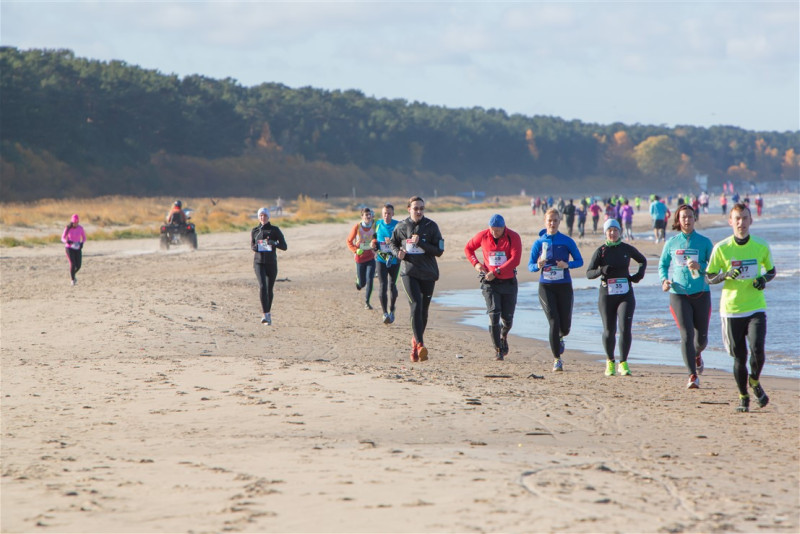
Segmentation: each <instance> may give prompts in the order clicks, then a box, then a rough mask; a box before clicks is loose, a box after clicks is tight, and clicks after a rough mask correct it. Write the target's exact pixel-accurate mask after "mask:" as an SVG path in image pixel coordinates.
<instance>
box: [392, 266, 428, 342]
mask: <svg viewBox="0 0 800 534" xmlns="http://www.w3.org/2000/svg"><path fill="white" fill-rule="evenodd" d="M400 279H401V280H402V281H403V289H405V291H406V295H407V296H408V305H409V306H410V307H411V331H412V332H413V333H414V339H415V340H416V341H417V343H423V335H424V334H425V327H426V326H428V308H430V306H431V299H432V298H433V288H434V286H435V285H436V281H435V280H420V279H419V278H414V277H413V276H401V277H400Z"/></svg>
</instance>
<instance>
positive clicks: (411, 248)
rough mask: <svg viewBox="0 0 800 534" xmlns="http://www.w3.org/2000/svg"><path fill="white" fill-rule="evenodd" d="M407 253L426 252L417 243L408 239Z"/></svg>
mask: <svg viewBox="0 0 800 534" xmlns="http://www.w3.org/2000/svg"><path fill="white" fill-rule="evenodd" d="M406 254H425V251H424V250H422V249H421V248H420V247H418V246H417V245H415V244H414V242H412V241H411V240H410V239H406Z"/></svg>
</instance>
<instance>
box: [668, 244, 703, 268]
mask: <svg viewBox="0 0 800 534" xmlns="http://www.w3.org/2000/svg"><path fill="white" fill-rule="evenodd" d="M673 256H674V258H675V265H677V266H679V267H686V266H687V265H688V264H689V262H690V261H696V262H697V263H700V251H699V250H697V249H693V248H687V249H678V250H676V251H675V252H673Z"/></svg>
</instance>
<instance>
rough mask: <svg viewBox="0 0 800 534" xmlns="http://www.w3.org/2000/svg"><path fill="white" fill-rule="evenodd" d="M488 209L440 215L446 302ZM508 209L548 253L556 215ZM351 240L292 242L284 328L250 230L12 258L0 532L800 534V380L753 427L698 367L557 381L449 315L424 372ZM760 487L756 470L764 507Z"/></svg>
mask: <svg viewBox="0 0 800 534" xmlns="http://www.w3.org/2000/svg"><path fill="white" fill-rule="evenodd" d="M398 211H399V210H398ZM494 211H495V210H489V209H487V210H475V211H468V212H445V213H436V212H435V211H432V212H431V218H432V219H433V220H435V221H436V222H437V223H438V224H439V226H440V227H441V228H442V233H443V235H444V236H445V240H446V243H447V250H446V252H445V254H444V256H443V257H442V259H441V261H440V262H439V265H440V269H441V271H442V278H441V279H440V282H439V283H437V287H436V293H437V294H438V293H440V292H441V291H446V290H448V289H469V288H471V287H474V288H476V291H477V290H478V289H477V284H476V280H475V275H474V270H472V268H471V267H470V266H469V264H468V263H467V262H466V260H465V259H464V258H463V254H462V251H463V244H464V243H465V242H466V240H467V239H469V238H470V237H472V235H473V234H474V233H475V232H477V231H478V230H479V229H481V228H483V227H484V226H485V223H486V221H487V220H488V218H489V215H490V214H491V213H493V212H494ZM499 211H501V212H503V214H504V217H505V218H506V221H507V222H508V224H509V227H511V228H513V229H515V230H516V231H518V232H519V233H520V234H521V235H522V237H523V247H524V246H525V244H526V243H527V244H528V246H530V242H531V239H532V235H533V234H534V232H536V231H538V229H539V228H540V227H541V224H540V223H541V217H540V216H539V215H537V217H536V218H535V219H534V218H532V217H531V215H530V213H529V211H528V208H527V207H518V208H510V209H506V210H499ZM398 215H399V213H398ZM641 217H642V218H644V215H643V214H642V215H641ZM647 219H648V220H649V217H647ZM709 219H710V218H709ZM701 221H702V219H701ZM354 222H355V221H354ZM276 223H278V224H279V221H276ZM642 224H645V225H646V223H642ZM348 229H349V225H347V224H326V225H314V226H306V227H294V228H290V229H287V230H286V232H285V234H286V236H287V241H288V244H289V249H288V251H287V252H286V253H285V254H282V255H281V256H279V260H278V261H279V274H278V278H279V280H280V281H279V282H278V283H277V284H276V294H275V306H274V308H273V326H271V327H265V326H263V325H261V324H260V323H259V322H258V319H259V317H260V313H259V310H258V298H257V294H256V283H255V277H254V275H253V273H252V268H251V263H252V253H251V251H250V250H249V247H248V245H249V241H248V239H249V237H248V234H247V233H246V232H242V233H236V234H212V235H201V236H200V243H199V248H198V250H197V251H196V252H190V251H188V249H178V250H175V251H169V252H168V253H163V252H159V251H158V241H157V240H156V239H153V240H130V241H127V240H126V241H121V242H96V243H88V244H87V247H86V252H87V254H86V256H85V257H84V267H83V269H82V271H81V272H80V273H79V274H78V279H79V284H78V285H77V286H75V287H70V286H69V285H68V275H67V268H66V259H65V258H64V256H63V251H62V250H61V248H62V247H60V246H57V245H54V246H48V247H41V248H36V249H24V250H14V249H4V250H3V251H2V259H0V269H2V279H3V284H2V286H0V302H2V307H3V313H2V316H0V325H1V326H2V332H3V337H2V346H0V356H2V371H3V372H2V389H3V409H2V414H1V415H2V429H3V436H2V440H3V447H2V451H0V452H1V453H2V465H3V473H2V479H0V482H1V483H2V494H3V499H2V514H0V515H1V516H2V519H1V520H0V521H1V525H2V531H3V532H30V531H33V530H35V531H37V532H65V531H80V532H122V531H139V532H219V531H223V530H230V531H240V532H376V531H380V532H453V531H459V532H530V531H531V530H532V529H534V530H536V531H547V532H597V531H619V532H640V531H646V532H656V531H663V530H670V531H674V532H680V531H683V532H707V531H719V530H724V531H733V532H737V531H741V532H749V531H755V530H759V531H777V532H794V531H797V529H798V527H800V518H798V513H797V506H796V503H797V502H798V498H800V484H798V482H799V481H800V480H799V477H798V470H797V469H784V468H776V467H775V466H784V465H787V464H788V465H792V466H795V467H797V466H798V465H800V458H799V455H798V452H797V450H796V447H795V443H794V442H795V437H796V436H797V435H798V433H800V410H798V406H799V405H800V391H798V387H797V385H798V381H797V380H795V379H777V378H773V377H768V378H765V380H764V381H763V383H764V385H765V388H766V389H767V392H768V393H769V394H770V397H771V402H770V404H769V405H768V406H767V407H765V408H764V409H758V408H754V409H753V411H752V412H751V413H749V414H736V413H734V406H735V403H736V389H735V385H734V382H733V379H732V377H731V376H730V375H729V374H726V373H724V372H722V371H718V372H711V371H708V372H706V373H705V374H704V375H702V384H701V389H699V390H691V391H687V390H686V389H684V382H685V376H684V371H683V368H682V367H681V368H675V369H673V368H666V367H667V366H645V365H637V366H636V368H635V369H634V376H631V377H604V376H603V375H602V372H601V371H600V370H599V368H598V366H597V364H596V362H595V360H596V358H595V357H594V356H593V355H589V354H586V353H580V352H577V351H573V350H570V349H569V348H568V349H567V358H568V359H567V368H566V371H565V372H564V373H551V372H550V366H551V356H550V354H549V350H547V349H546V348H545V344H544V343H543V342H539V341H535V340H530V339H526V338H518V337H517V336H513V330H512V336H513V337H512V339H513V344H512V345H511V354H510V357H509V358H508V359H507V360H506V361H504V362H495V361H494V360H493V359H492V358H491V357H490V354H489V353H490V352H491V351H490V350H488V349H491V344H490V341H489V337H488V333H487V332H486V330H485V329H480V328H477V327H471V326H464V325H460V324H458V322H457V320H458V315H459V313H458V311H457V310H454V309H445V308H442V307H440V306H438V305H436V304H434V306H433V307H432V309H431V316H430V323H429V328H428V331H427V333H428V336H427V341H428V343H427V344H428V345H429V348H430V351H431V355H430V358H431V359H430V360H429V361H428V362H425V363H423V364H411V362H409V361H408V349H407V348H406V347H408V346H409V337H410V333H411V330H410V327H409V325H408V319H407V313H408V311H407V305H406V304H405V303H404V302H403V296H402V295H403V293H402V290H401V291H400V298H399V299H398V308H397V310H398V313H397V316H398V318H397V320H396V321H395V323H394V324H393V325H390V326H385V325H383V324H381V323H380V319H379V318H380V311H379V310H380V307H379V306H376V309H375V310H373V311H367V310H364V309H363V293H359V292H357V291H355V290H354V289H353V287H352V278H353V263H352V258H351V255H350V254H349V253H348V252H347V251H346V249H345V248H344V240H345V236H346V234H347V230H348ZM585 241H586V243H585V244H584V245H583V247H582V253H584V248H586V249H587V250H592V249H593V248H594V247H596V246H597V243H596V242H594V241H592V240H585ZM650 245H651V246H655V245H654V244H652V243H650ZM637 246H638V245H637ZM641 250H642V251H643V252H644V253H645V255H647V256H648V259H649V258H650V256H652V255H654V252H653V253H652V254H651V253H648V252H647V251H645V250H644V246H643V247H642V249H641ZM526 272H527V271H526ZM528 275H530V273H528ZM530 276H531V277H532V276H533V275H530ZM526 277H527V275H526ZM526 281H527V280H526ZM376 291H377V288H376ZM372 303H373V305H375V304H376V303H377V295H375V294H373V297H372ZM456 354H461V355H462V356H463V358H456ZM531 373H534V374H536V375H540V376H543V378H542V379H535V378H529V376H530V374H531ZM743 479H744V480H758V481H760V482H759V491H758V492H755V493H753V494H749V495H748V499H747V501H746V502H743V501H742V499H741V491H742V487H741V481H742V480H743ZM310 510H313V513H309V511H310Z"/></svg>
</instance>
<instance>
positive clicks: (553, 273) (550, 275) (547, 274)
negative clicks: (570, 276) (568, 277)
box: [542, 267, 564, 282]
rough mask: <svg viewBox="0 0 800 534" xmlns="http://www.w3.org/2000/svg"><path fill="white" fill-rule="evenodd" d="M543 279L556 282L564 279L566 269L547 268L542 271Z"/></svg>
mask: <svg viewBox="0 0 800 534" xmlns="http://www.w3.org/2000/svg"><path fill="white" fill-rule="evenodd" d="M542 278H544V279H545V280H549V281H551V282H554V281H556V280H563V279H564V269H562V268H561V267H545V268H543V269H542Z"/></svg>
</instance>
